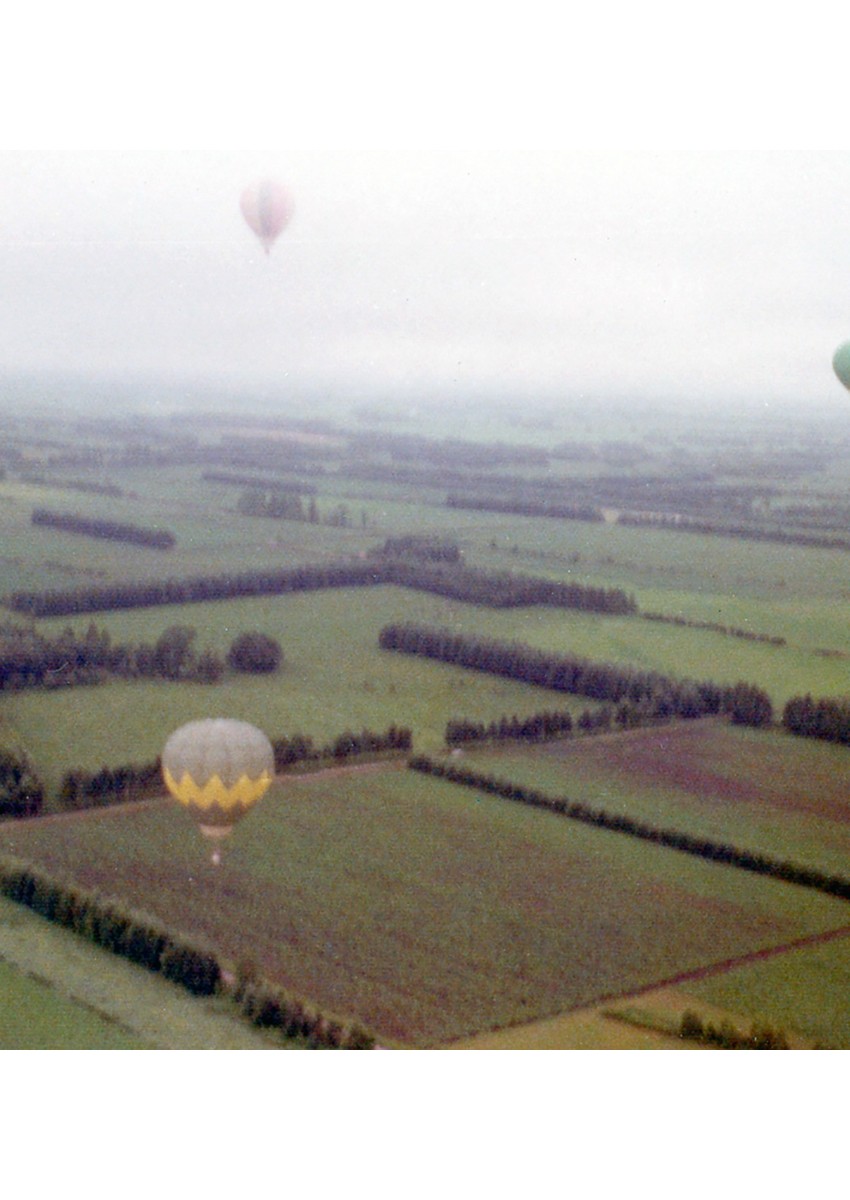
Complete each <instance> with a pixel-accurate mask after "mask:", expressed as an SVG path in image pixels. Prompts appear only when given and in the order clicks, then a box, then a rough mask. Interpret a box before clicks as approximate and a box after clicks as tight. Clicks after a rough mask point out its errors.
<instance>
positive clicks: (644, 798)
mask: <svg viewBox="0 0 850 1200" xmlns="http://www.w3.org/2000/svg"><path fill="white" fill-rule="evenodd" d="M464 761H465V762H466V763H467V764H468V765H470V766H471V767H473V768H474V769H479V770H481V771H484V772H487V773H489V774H494V775H498V776H500V777H502V778H507V779H511V780H515V781H516V782H518V783H525V784H527V785H529V786H533V787H538V788H540V789H541V790H542V791H544V792H547V793H549V794H551V795H557V796H564V795H566V796H568V797H569V798H570V799H572V800H579V801H582V802H585V803H588V804H591V805H595V806H598V807H600V808H604V809H607V810H609V811H611V812H617V813H620V812H622V813H626V814H628V815H629V816H632V817H636V818H638V819H639V820H642V821H646V822H648V823H650V824H653V825H656V826H659V827H663V828H667V829H676V830H679V831H681V832H683V833H689V834H693V835H696V836H700V837H707V838H711V839H713V840H715V841H719V842H731V843H732V844H733V845H735V846H739V847H741V848H743V849H747V850H755V851H760V852H762V853H764V854H768V855H770V856H771V857H774V858H780V859H790V860H791V861H793V862H795V863H800V864H801V865H804V866H810V867H813V868H816V869H819V870H822V871H826V872H827V873H837V874H848V873H850V871H848V862H850V805H848V802H847V797H848V795H850V753H848V751H847V750H846V748H844V747H840V746H831V745H827V744H823V743H817V742H811V741H806V740H803V739H798V738H793V737H791V736H790V735H789V734H784V733H782V732H780V731H778V730H770V731H768V730H750V729H741V728H737V727H735V726H733V725H730V724H728V723H726V722H723V721H716V720H707V721H699V722H693V723H691V722H687V723H684V722H683V723H678V724H675V725H668V726H661V727H659V728H657V729H642V730H634V731H631V732H629V733H626V734H610V735H605V736H602V737H592V738H586V739H573V740H566V741H561V742H550V743H548V744H547V745H544V746H539V747H534V748H526V749H523V748H521V747H518V746H513V747H511V746H504V747H491V748H487V749H479V750H468V751H465V753H464Z"/></svg>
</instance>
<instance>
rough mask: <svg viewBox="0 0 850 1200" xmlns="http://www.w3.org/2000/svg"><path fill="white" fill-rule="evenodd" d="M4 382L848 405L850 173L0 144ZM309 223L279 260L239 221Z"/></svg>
mask: <svg viewBox="0 0 850 1200" xmlns="http://www.w3.org/2000/svg"><path fill="white" fill-rule="evenodd" d="M0 170H2V172H3V175H4V177H5V180H6V187H5V189H4V191H3V195H2V198H0V231H2V232H0V267H2V270H3V275H4V279H5V283H6V287H5V289H4V305H3V321H2V323H1V324H0V374H2V375H3V376H8V375H28V374H33V373H35V374H39V375H45V374H49V375H57V374H63V375H66V376H72V375H74V376H81V377H90V378H112V379H115V378H118V379H127V380H128V381H129V382H130V385H131V386H136V384H137V383H139V382H141V386H143V387H144V386H146V384H147V383H148V382H149V381H152V380H157V381H164V383H165V384H166V385H167V386H168V387H174V388H176V389H178V390H179V389H181V388H186V387H195V386H206V387H211V388H217V389H220V390H221V391H222V392H223V393H228V394H239V393H242V392H245V391H246V390H252V389H253V390H255V391H261V392H264V393H266V394H279V395H298V394H301V395H304V396H305V397H311V396H319V395H322V394H331V393H332V394H336V395H340V396H355V397H357V398H367V397H374V398H378V399H386V398H395V399H397V400H398V402H399V403H401V404H404V403H408V402H413V403H421V402H422V401H423V399H427V398H435V399H436V400H438V401H439V402H440V403H441V404H442V403H457V404H458V405H474V404H479V403H481V402H482V400H486V399H488V398H500V397H502V396H507V397H510V396H516V397H519V398H521V399H530V398H534V397H539V398H541V399H542V400H543V401H544V402H549V401H552V400H556V399H557V398H558V397H560V396H569V397H574V398H581V397H586V398H588V400H590V401H591V402H594V401H595V400H596V399H597V398H599V397H606V396H613V397H622V398H623V399H624V401H625V400H627V399H628V398H629V397H637V398H640V401H641V402H645V401H647V400H652V399H653V398H654V397H657V398H659V400H660V401H661V402H662V403H667V402H677V403H693V404H695V405H700V406H701V405H704V404H706V403H721V402H723V403H725V402H729V403H732V404H735V403H740V404H745V405H747V406H749V405H751V404H754V405H758V404H764V405H773V406H777V405H778V406H786V405H797V406H802V407H820V406H821V405H829V404H831V403H837V404H840V402H841V400H842V393H841V389H840V387H839V385H838V384H837V382H836V381H835V379H834V376H833V374H832V370H831V358H832V353H833V351H834V349H835V347H836V346H837V345H838V344H839V342H841V341H843V340H846V339H847V338H848V337H850V296H849V295H848V294H847V289H846V286H845V283H844V277H845V275H846V267H847V264H848V260H850V239H848V238H847V236H846V220H845V216H844V198H845V197H846V195H847V194H848V192H850V164H847V163H845V162H844V161H842V160H835V159H834V158H833V157H830V156H827V155H824V154H817V153H814V152H800V151H792V152H787V153H779V152H772V153H764V154H761V155H757V154H755V155H754V154H744V153H741V152H735V153H731V152H730V153H721V152H712V153H697V152H693V153H687V154H686V153H675V152H663V153H662V152H657V153H649V154H639V153H637V152H613V151H609V152H603V151H565V150H558V151H554V150H553V151H551V152H543V151H540V150H536V151H534V150H525V151H519V150H512V151H511V150H506V151H504V152H503V153H502V154H496V153H494V152H491V151H486V150H484V149H480V150H478V151H470V152H466V153H463V152H460V151H456V150H455V151H446V152H442V153H436V152H433V151H432V152H430V153H417V152H414V151H412V150H411V151H408V152H406V153H402V152H399V151H395V152H393V151H375V150H371V151H358V150H351V149H350V150H347V151H344V152H339V153H336V154H333V153H331V152H329V151H320V150H317V151H314V152H309V153H308V152H305V151H303V150H302V151H297V150H293V151H292V152H283V151H274V152H268V153H267V154H266V155H264V156H259V155H256V154H227V153H211V152H185V153H183V154H176V153H173V152H154V151H148V152H142V151H127V152H124V153H122V152H115V151H110V152H101V151H86V152H75V151H62V152H58V151H56V152H32V153H24V152H17V153H10V152H6V153H4V154H2V155H0ZM265 174H269V175H272V176H275V177H278V178H280V179H282V180H283V182H284V183H285V184H286V185H287V187H288V188H289V189H290V190H291V192H292V193H293V195H294V198H295V216H294V219H293V220H292V223H291V225H290V227H289V228H288V229H287V230H285V231H284V233H283V234H282V235H281V237H280V239H279V240H278V243H277V244H276V246H275V247H274V249H273V251H272V254H271V255H270V256H269V257H268V258H266V257H265V255H264V254H263V252H262V250H261V248H260V246H259V244H258V242H257V241H256V239H255V238H254V237H253V235H252V234H251V232H250V231H249V230H248V228H247V226H246V225H245V223H244V222H243V220H242V217H241V215H240V213H239V195H240V192H241V189H242V188H243V186H245V185H246V184H248V183H250V182H251V180H252V179H254V178H256V177H258V176H262V175H265Z"/></svg>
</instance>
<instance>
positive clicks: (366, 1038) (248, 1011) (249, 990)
mask: <svg viewBox="0 0 850 1200" xmlns="http://www.w3.org/2000/svg"><path fill="white" fill-rule="evenodd" d="M234 998H235V1000H236V1002H237V1004H238V1005H239V1008H240V1011H241V1013H242V1015H243V1016H244V1017H247V1019H248V1020H249V1021H250V1022H251V1023H252V1024H253V1025H256V1026H257V1028H258V1029H277V1030H279V1031H280V1033H281V1034H282V1035H283V1036H284V1037H286V1038H290V1039H297V1040H300V1041H304V1042H305V1043H306V1044H307V1046H308V1047H309V1048H310V1049H313V1050H320V1049H322V1050H373V1049H374V1048H375V1039H374V1037H373V1036H372V1034H370V1033H367V1032H366V1030H365V1029H363V1028H361V1026H359V1025H349V1026H345V1025H343V1024H341V1023H340V1022H339V1021H333V1020H329V1019H328V1018H327V1017H323V1016H322V1014H321V1013H319V1012H317V1011H316V1010H315V1009H314V1008H312V1007H311V1006H309V1005H306V1004H304V1003H303V1002H302V1001H301V1000H298V999H296V998H295V997H293V996H290V995H288V994H287V993H286V992H285V991H283V990H282V989H281V988H278V987H275V986H274V985H273V984H271V983H269V982H268V981H267V980H263V979H261V978H260V977H259V975H258V973H257V971H256V970H255V969H254V967H253V966H252V965H251V964H247V963H242V964H240V966H239V970H238V972H237V982H236V990H235V992H234Z"/></svg>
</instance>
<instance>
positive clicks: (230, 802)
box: [163, 767, 272, 815]
mask: <svg viewBox="0 0 850 1200" xmlns="http://www.w3.org/2000/svg"><path fill="white" fill-rule="evenodd" d="M163 775H164V777H165V783H166V786H167V787H168V790H169V791H170V792H171V794H172V796H174V797H176V799H177V800H179V801H180V803H181V804H185V805H186V807H187V808H196V809H202V810H203V811H205V812H206V811H207V810H209V809H211V808H213V807H217V808H219V809H221V810H222V811H223V812H225V813H231V812H232V813H234V814H235V812H236V810H238V809H241V810H242V812H247V810H248V809H249V808H251V807H252V805H254V804H255V803H256V802H257V800H259V798H260V797H261V796H262V795H263V793H264V792H265V791H266V790H267V789H268V786H269V784H270V783H271V781H272V777H271V775H270V774H269V772H268V771H263V773H262V774H261V775H259V776H257V777H256V778H255V779H250V778H249V777H248V776H247V775H240V777H239V778H238V779H237V780H236V782H235V783H234V784H232V785H231V786H230V787H228V786H227V784H226V783H223V782H222V780H221V777H220V776H219V775H213V776H211V778H209V779H208V780H207V781H206V783H204V784H201V785H198V784H197V783H195V781H194V779H193V778H192V777H191V775H189V774H188V773H187V774H184V775H182V776H181V777H180V779H175V778H174V776H173V775H172V774H171V772H170V771H169V770H168V768H167V767H166V768H165V769H164V771H163ZM239 815H241V813H240V814H239Z"/></svg>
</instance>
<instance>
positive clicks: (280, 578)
mask: <svg viewBox="0 0 850 1200" xmlns="http://www.w3.org/2000/svg"><path fill="white" fill-rule="evenodd" d="M386 584H394V585H395V586H397V587H408V588H411V589H413V590H414V591H424V592H432V593H436V594H437V595H441V596H445V597H447V598H449V599H453V600H460V601H463V602H464V603H468V604H480V605H483V606H485V607H488V608H508V607H519V606H528V605H551V606H553V607H557V608H576V609H581V610H583V611H586V612H598V613H608V614H614V615H629V614H633V613H636V612H637V603H636V601H635V599H634V596H631V595H629V594H627V593H626V592H624V591H622V590H621V589H620V588H599V587H585V586H584V585H582V584H577V583H563V582H559V581H558V580H552V579H543V578H539V577H535V576H530V575H519V574H514V573H512V572H509V571H503V572H497V573H493V572H488V571H480V570H476V569H473V568H471V567H466V566H463V565H461V564H458V563H452V562H436V563H435V562H421V561H410V560H409V559H396V558H388V559H386V560H383V559H370V560H369V561H368V562H364V561H362V560H348V561H343V562H336V563H324V564H316V565H306V566H300V567H289V568H278V569H275V570H271V571H246V572H242V573H240V574H232V573H230V572H228V573H226V574H223V575H210V576H202V577H195V578H188V579H164V580H134V581H132V582H129V583H111V584H101V585H95V586H91V587H82V588H74V589H68V590H59V589H52V590H49V591H40V592H14V593H13V594H12V595H11V596H10V597H9V599H8V601H7V605H8V607H9V608H11V609H12V610H13V611H14V612H20V613H25V614H26V615H27V616H32V617H56V616H71V615H75V614H80V613H90V612H105V611H109V610H113V609H128V608H148V607H154V606H157V605H163V604H198V603H206V602H208V601H214V600H231V599H234V598H235V597H239V596H262V595H284V594H286V593H290V592H301V591H318V590H320V589H323V588H335V587H376V586H380V585H386Z"/></svg>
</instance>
